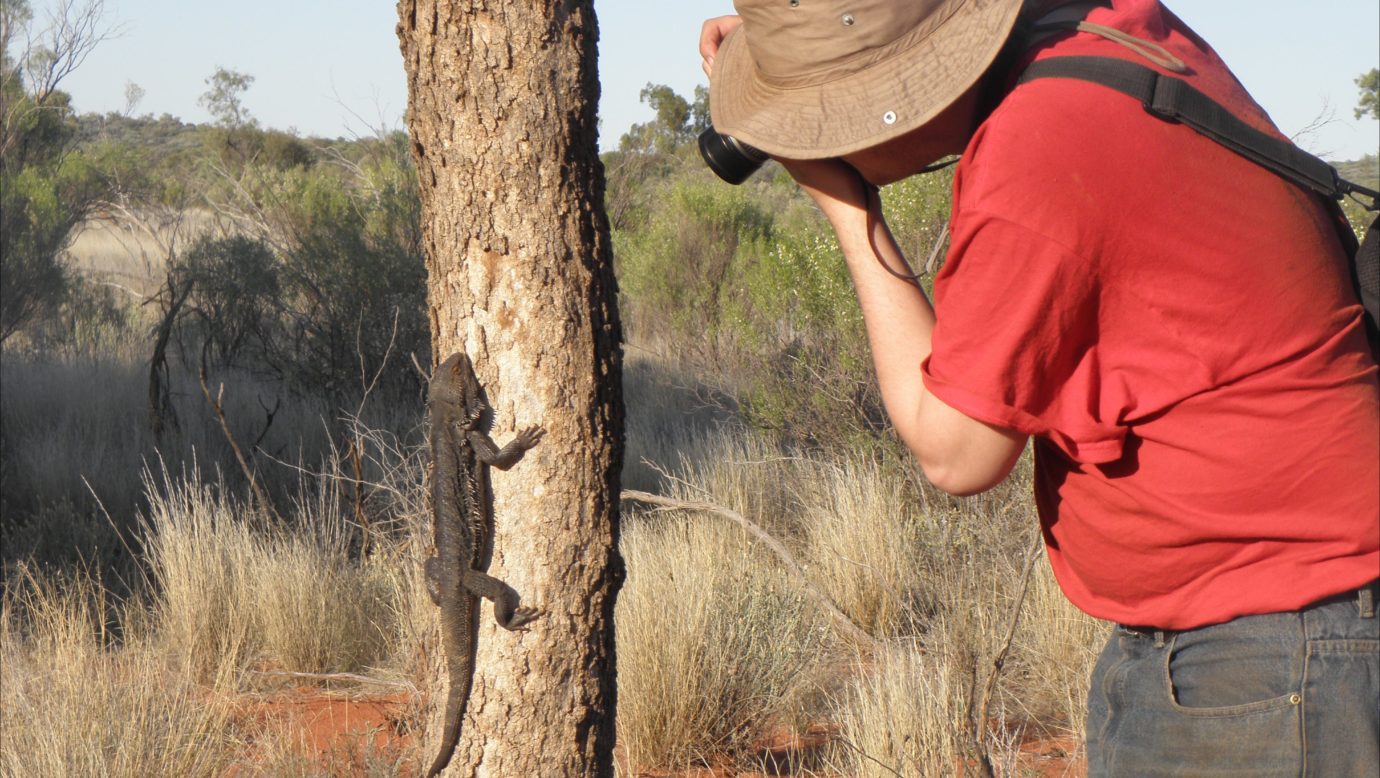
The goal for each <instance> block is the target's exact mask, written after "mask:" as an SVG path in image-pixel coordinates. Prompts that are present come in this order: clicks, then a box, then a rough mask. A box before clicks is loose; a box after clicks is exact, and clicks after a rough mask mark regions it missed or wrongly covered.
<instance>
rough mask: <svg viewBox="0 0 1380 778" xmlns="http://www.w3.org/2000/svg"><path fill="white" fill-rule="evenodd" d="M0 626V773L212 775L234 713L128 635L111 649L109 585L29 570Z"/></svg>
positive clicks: (226, 754) (220, 767)
mask: <svg viewBox="0 0 1380 778" xmlns="http://www.w3.org/2000/svg"><path fill="white" fill-rule="evenodd" d="M2 610H3V614H2V619H3V621H2V622H0V623H2V624H3V626H2V627H0V630H2V631H0V653H2V654H3V662H0V679H3V680H0V713H3V718H4V721H5V726H4V727H3V728H2V729H0V773H3V774H5V775H15V776H21V775H108V776H116V777H122V776H130V777H131V778H134V777H136V776H137V777H138V778H142V777H143V776H149V775H178V776H219V775H222V774H224V771H225V770H226V768H227V767H228V766H229V765H230V763H231V761H232V758H233V754H234V750H235V747H236V744H235V742H234V738H235V733H234V732H233V730H232V729H231V726H230V725H231V719H230V711H229V709H228V707H227V706H226V705H225V704H224V703H223V702H222V701H220V699H219V698H218V697H217V696H215V695H212V694H207V693H206V692H205V691H204V690H203V689H201V688H200V687H198V686H197V685H196V684H194V683H193V681H192V680H191V679H190V678H188V677H187V676H185V675H183V674H181V673H177V672H175V671H172V670H170V668H169V667H168V663H167V658H166V657H165V656H164V655H163V653H162V651H161V650H160V649H159V647H158V646H157V645H155V644H154V643H152V642H150V641H147V640H145V639H143V637H142V636H138V635H131V634H129V633H130V632H131V631H138V630H128V629H126V630H124V631H125V633H126V635H125V640H124V643H123V645H120V646H119V647H118V648H117V647H115V646H114V644H113V640H112V631H111V630H110V629H108V628H107V612H108V610H109V602H108V599H107V596H106V594H105V590H104V588H103V587H102V586H101V584H100V583H99V582H97V581H94V580H92V579H91V578H90V577H87V576H81V575H77V576H70V577H65V578H57V577H52V578H50V577H46V576H44V575H42V574H38V573H33V572H32V571H29V570H25V571H23V572H22V573H21V575H20V576H19V577H18V579H17V580H12V581H10V582H9V585H8V586H7V588H6V593H5V597H4V605H3V609H2Z"/></svg>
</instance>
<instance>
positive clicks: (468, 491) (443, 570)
mask: <svg viewBox="0 0 1380 778" xmlns="http://www.w3.org/2000/svg"><path fill="white" fill-rule="evenodd" d="M427 406H428V412H429V415H430V421H431V461H432V474H431V508H432V515H433V519H434V521H435V533H436V555H435V556H433V557H431V558H429V559H427V560H426V564H425V568H424V569H425V574H426V588H427V594H429V595H430V596H431V601H432V602H434V603H436V604H437V605H439V606H440V607H441V642H442V645H443V646H444V648H445V654H446V665H447V670H448V673H449V676H450V690H449V694H448V695H447V696H446V718H445V729H444V730H443V734H442V738H441V752H440V753H439V754H437V755H436V761H435V762H433V763H432V765H431V769H430V770H428V771H427V776H428V778H431V777H432V776H436V775H439V774H440V772H441V771H442V770H444V769H445V768H446V765H447V764H449V763H450V759H451V754H452V753H453V752H454V751H455V745H456V744H457V743H458V742H459V741H460V722H461V719H463V718H464V715H465V706H466V704H467V703H468V702H469V696H470V687H471V684H472V683H473V681H474V657H475V637H476V635H477V628H478V622H477V620H476V612H477V606H478V604H479V598H480V597H485V598H487V599H489V600H492V601H493V603H494V618H495V619H496V620H497V621H498V624H499V626H501V627H504V628H505V629H510V630H517V629H521V628H522V627H523V626H524V625H526V624H527V623H528V622H530V621H532V620H533V619H535V618H536V617H537V616H539V615H541V614H540V611H538V610H537V609H535V608H523V607H519V606H518V602H519V600H518V593H517V592H516V591H514V590H513V588H512V587H511V586H509V585H508V584H506V583H504V582H503V581H500V580H499V579H497V578H494V577H493V576H491V575H489V574H488V572H487V571H488V567H489V557H490V553H491V550H492V547H493V520H494V517H493V495H492V494H491V493H490V491H489V468H490V467H496V468H498V469H499V470H507V469H508V468H510V467H512V466H513V465H515V464H517V462H518V460H520V459H522V455H523V454H525V453H527V450H528V449H530V448H532V447H533V446H535V445H537V442H538V441H540V440H541V437H542V435H544V434H546V430H544V429H542V428H541V427H540V426H531V427H528V428H526V429H524V430H522V431H520V432H518V434H517V437H516V438H514V439H513V441H512V442H511V443H509V444H508V445H506V446H504V447H503V448H499V447H498V445H497V444H495V443H494V441H493V439H492V438H490V437H489V435H488V434H487V433H486V432H485V429H484V425H485V417H486V416H491V415H492V408H490V407H489V404H488V402H487V401H486V400H485V399H484V394H483V391H482V389H481V388H480V386H479V381H478V379H476V378H475V375H474V367H473V365H472V364H471V363H470V358H469V357H468V356H467V355H465V354H463V353H458V352H457V353H455V354H452V355H451V356H450V357H449V358H448V359H446V361H445V362H443V363H441V365H440V367H437V368H436V372H435V373H433V374H432V376H431V385H430V388H429V389H428V391H427Z"/></svg>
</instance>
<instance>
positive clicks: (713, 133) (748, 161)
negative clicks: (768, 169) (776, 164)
mask: <svg viewBox="0 0 1380 778" xmlns="http://www.w3.org/2000/svg"><path fill="white" fill-rule="evenodd" d="M699 144H700V156H701V157H704V163H705V164H706V165H708V166H709V169H710V170H712V171H714V174H715V175H717V176H718V177H719V178H722V179H723V180H725V181H727V182H728V183H730V184H741V183H743V182H744V181H746V180H748V176H751V175H752V174H753V173H755V172H757V169H758V168H760V167H762V165H764V164H766V161H767V160H768V159H771V157H770V156H769V155H768V154H767V153H766V152H765V151H762V150H761V149H758V148H754V147H752V146H749V145H748V144H746V143H743V142H742V141H740V140H738V139H737V138H735V137H733V136H732V135H724V134H723V133H721V132H718V131H717V130H715V129H714V128H713V127H710V128H709V129H707V130H705V131H704V132H702V133H700V138H699Z"/></svg>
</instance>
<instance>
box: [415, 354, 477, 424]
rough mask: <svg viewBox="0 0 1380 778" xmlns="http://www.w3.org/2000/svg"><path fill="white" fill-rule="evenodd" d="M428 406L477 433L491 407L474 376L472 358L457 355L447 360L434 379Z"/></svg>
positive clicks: (452, 355)
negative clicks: (476, 430) (475, 430)
mask: <svg viewBox="0 0 1380 778" xmlns="http://www.w3.org/2000/svg"><path fill="white" fill-rule="evenodd" d="M427 404H428V405H430V406H431V407H432V410H433V412H436V411H440V412H443V413H444V415H445V416H447V417H449V418H451V419H453V420H454V421H455V422H456V423H457V424H459V425H460V426H461V427H463V428H464V429H476V428H477V427H478V426H479V424H480V423H481V421H482V419H483V417H484V414H485V412H487V411H488V410H489V403H488V402H487V401H486V400H485V399H484V392H483V391H482V390H481V389H480V387H479V379H478V378H476V377H475V375H474V365H473V364H472V363H471V362H470V358H469V355H467V354H465V353H464V352H460V351H457V352H455V353H454V354H451V355H450V356H449V357H447V358H446V361H444V362H442V363H441V364H440V365H439V366H438V367H437V368H436V371H435V372H434V373H432V375H431V385H430V387H429V388H428V390H427Z"/></svg>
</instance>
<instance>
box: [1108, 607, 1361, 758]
mask: <svg viewBox="0 0 1380 778" xmlns="http://www.w3.org/2000/svg"><path fill="white" fill-rule="evenodd" d="M1376 590H1377V585H1376V584H1374V583H1372V584H1370V585H1369V586H1367V587H1363V588H1362V589H1361V590H1359V591H1354V592H1349V593H1347V594H1343V595H1338V596H1336V597H1331V598H1328V599H1326V600H1323V601H1322V602H1319V603H1316V604H1314V605H1311V606H1309V607H1307V608H1304V609H1302V610H1298V611H1290V612H1288V613H1271V614H1267V615H1263V616H1244V617H1241V618H1238V619H1235V620H1233V621H1229V622H1227V623H1225V624H1216V625H1213V626H1209V627H1202V628H1199V629H1194V630H1188V631H1184V632H1169V631H1160V630H1154V629H1137V628H1130V627H1122V626H1118V627H1117V628H1116V630H1115V631H1114V632H1113V634H1112V637H1111V639H1110V640H1109V641H1108V642H1107V646H1106V648H1105V649H1103V651H1102V655H1101V657H1100V658H1099V659H1098V661H1097V667H1096V669H1094V670H1093V676H1092V687H1091V689H1090V690H1089V692H1088V726H1087V738H1088V774H1089V776H1091V777H1092V778H1101V777H1103V776H1105V777H1107V778H1121V777H1122V776H1134V777H1135V778H1140V777H1141V776H1147V777H1149V776H1166V777H1167V776H1194V778H1198V777H1199V776H1202V777H1204V778H1206V777H1207V776H1228V775H1230V776H1251V778H1266V777H1267V776H1290V777H1291V778H1297V777H1298V776H1320V777H1324V778H1333V776H1335V777H1336V778H1376V777H1377V776H1380V619H1377V618H1376V616H1375V610H1376V599H1377V591H1376Z"/></svg>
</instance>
